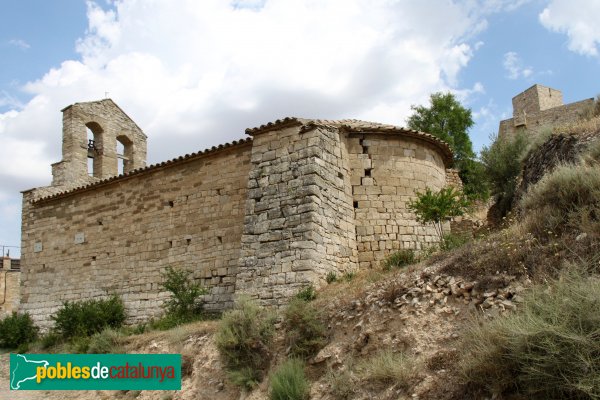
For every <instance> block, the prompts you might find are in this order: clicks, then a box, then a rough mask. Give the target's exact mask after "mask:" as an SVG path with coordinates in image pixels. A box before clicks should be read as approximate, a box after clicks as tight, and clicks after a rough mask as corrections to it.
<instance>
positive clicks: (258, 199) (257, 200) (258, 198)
mask: <svg viewBox="0 0 600 400" xmlns="http://www.w3.org/2000/svg"><path fill="white" fill-rule="evenodd" d="M260 199H262V196H261V197H257V198H256V199H254V200H255V201H256V202H257V203H258V202H260Z"/></svg>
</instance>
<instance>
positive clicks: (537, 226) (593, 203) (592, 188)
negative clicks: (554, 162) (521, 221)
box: [521, 164, 600, 238]
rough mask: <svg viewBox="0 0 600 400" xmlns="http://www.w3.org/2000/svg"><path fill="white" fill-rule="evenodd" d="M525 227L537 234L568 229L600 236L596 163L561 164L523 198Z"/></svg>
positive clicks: (599, 178)
mask: <svg viewBox="0 0 600 400" xmlns="http://www.w3.org/2000/svg"><path fill="white" fill-rule="evenodd" d="M521 209H522V211H523V214H524V215H525V216H526V221H525V227H526V229H527V230H528V231H530V232H531V233H533V234H534V235H535V236H537V237H544V238H547V237H548V236H549V235H561V234H563V233H565V232H568V231H574V232H586V233H587V234H592V235H594V237H597V236H598V235H600V221H599V218H600V173H599V169H598V167H597V166H594V165H592V166H590V165H572V164H567V165H562V166H559V167H557V168H556V169H555V170H554V171H553V172H552V173H550V174H547V175H545V176H544V177H543V178H542V179H541V180H540V181H539V182H538V183H537V184H536V185H535V186H533V187H532V188H530V190H529V191H528V192H527V194H526V195H525V196H524V197H523V198H522V199H521Z"/></svg>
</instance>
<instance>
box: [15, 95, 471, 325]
mask: <svg viewBox="0 0 600 400" xmlns="http://www.w3.org/2000/svg"><path fill="white" fill-rule="evenodd" d="M62 113H63V141H62V154H63V159H62V160H61V161H60V162H57V163H55V164H53V165H52V175H53V180H52V183H51V184H50V185H49V186H47V187H40V188H35V189H31V190H27V191H25V192H23V217H22V259H21V271H22V279H21V305H20V308H21V310H22V311H26V312H29V313H30V314H31V316H32V317H33V319H34V321H35V322H36V323H37V324H38V325H40V326H42V327H48V326H50V324H51V320H50V315H51V314H53V313H54V312H55V311H56V310H57V309H58V308H59V307H60V306H61V304H62V303H63V302H64V301H67V300H69V301H77V300H82V299H90V298H102V297H105V296H107V295H111V294H117V295H119V296H120V297H121V298H122V299H123V301H124V303H125V306H126V308H127V312H128V315H129V318H130V322H131V323H135V322H141V321H143V320H146V319H148V318H151V317H155V316H158V315H159V314H160V313H161V311H162V310H161V304H162V302H163V301H164V299H165V298H166V297H167V295H168V294H167V293H166V292H164V291H163V290H162V287H161V281H162V275H161V273H162V272H164V270H165V268H166V267H167V266H172V267H175V268H184V269H187V270H189V271H192V274H193V277H194V279H196V280H197V281H198V282H200V283H201V284H202V286H204V287H206V288H207V289H209V294H208V295H206V296H205V299H204V300H205V302H206V308H208V309H212V310H221V309H225V308H227V307H229V306H231V304H232V302H233V301H234V298H235V296H236V295H237V294H240V293H244V294H247V295H249V296H251V297H254V298H256V299H258V301H260V302H261V303H262V304H264V305H271V306H280V305H282V304H285V302H286V299H288V298H289V297H290V296H292V295H294V294H295V293H297V292H298V290H299V289H300V288H301V287H303V286H306V285H308V284H314V285H316V286H320V285H322V284H324V282H325V277H326V275H327V274H328V273H329V272H334V273H336V274H338V275H340V274H344V273H345V272H349V271H355V270H357V269H363V268H378V267H379V265H380V263H381V261H382V260H383V259H384V258H385V257H386V256H387V255H388V254H389V253H391V252H394V251H396V250H398V249H421V248H423V247H424V246H427V245H429V244H431V243H434V242H436V240H437V237H436V235H435V232H434V229H433V228H432V227H429V226H423V225H420V224H418V223H417V222H416V220H415V216H414V215H413V214H412V213H411V212H410V211H409V210H408V208H407V204H408V202H409V201H410V200H411V199H413V198H414V196H415V192H416V191H419V190H424V189H425V188H426V187H430V188H432V189H433V190H439V189H441V188H443V187H445V186H446V185H448V184H452V185H459V184H460V183H459V179H458V176H457V174H456V172H455V171H454V170H452V169H450V166H451V162H452V153H451V151H450V149H449V147H448V145H447V144H446V143H444V142H442V141H440V140H439V139H437V138H435V137H434V136H432V135H429V134H426V133H422V132H416V131H412V130H407V129H403V128H399V127H396V126H391V125H384V124H378V123H371V122H364V121H358V120H339V121H328V120H314V119H301V118H284V119H281V120H277V121H274V122H269V123H267V124H265V125H261V126H259V127H256V128H250V129H246V134H247V135H248V137H247V138H244V139H240V140H237V141H234V142H231V143H226V144H222V145H219V146H218V147H213V148H210V149H206V150H203V151H199V152H196V153H192V154H186V155H183V156H181V157H178V158H176V159H172V160H169V161H165V162H161V163H158V164H154V165H146V141H147V136H146V135H145V134H144V132H142V130H141V129H140V128H139V127H138V126H137V125H136V123H135V122H134V121H132V120H131V118H129V117H128V116H127V114H125V112H123V110H121V109H120V108H119V107H118V106H117V105H116V104H115V103H114V102H113V101H112V100H110V99H104V100H101V101H94V102H86V103H76V104H73V105H70V106H68V107H66V108H65V109H63V110H62Z"/></svg>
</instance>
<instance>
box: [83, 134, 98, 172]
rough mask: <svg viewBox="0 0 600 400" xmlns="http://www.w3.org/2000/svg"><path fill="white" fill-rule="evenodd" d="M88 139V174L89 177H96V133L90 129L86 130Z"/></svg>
mask: <svg viewBox="0 0 600 400" xmlns="http://www.w3.org/2000/svg"><path fill="white" fill-rule="evenodd" d="M85 131H86V134H87V137H86V140H87V145H88V159H87V173H88V175H89V176H94V148H95V147H96V146H95V141H94V132H92V130H91V129H90V128H88V127H86V128H85Z"/></svg>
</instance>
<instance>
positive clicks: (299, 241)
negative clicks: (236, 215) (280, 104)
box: [236, 124, 356, 306]
mask: <svg viewBox="0 0 600 400" xmlns="http://www.w3.org/2000/svg"><path fill="white" fill-rule="evenodd" d="M344 151H345V149H344V148H343V142H342V140H341V137H340V135H339V133H338V132H337V131H336V130H334V129H326V128H323V127H319V128H316V129H311V130H308V131H303V132H301V126H300V125H299V124H292V126H289V127H286V128H283V129H281V130H272V131H267V132H264V133H260V134H257V135H256V136H254V146H253V150H252V169H251V173H250V177H249V184H248V200H247V203H246V220H245V227H244V235H243V236H242V258H241V260H240V272H239V273H238V275H237V284H236V289H237V291H238V292H239V293H240V294H241V293H243V294H247V295H249V296H251V297H253V298H258V299H260V300H261V302H262V303H263V304H272V305H276V306H280V305H283V304H285V303H286V302H287V298H289V297H290V296H292V295H294V294H295V293H297V292H298V291H299V290H300V289H301V288H302V287H304V286H306V285H307V284H310V283H312V284H315V285H317V286H318V285H320V284H321V283H324V279H325V276H326V275H327V273H328V272H330V271H331V272H335V273H337V274H340V273H343V272H347V271H350V270H354V269H355V268H356V244H355V233H354V211H353V209H352V197H351V184H350V174H349V163H348V159H347V157H343V156H342V155H343V152H344Z"/></svg>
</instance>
